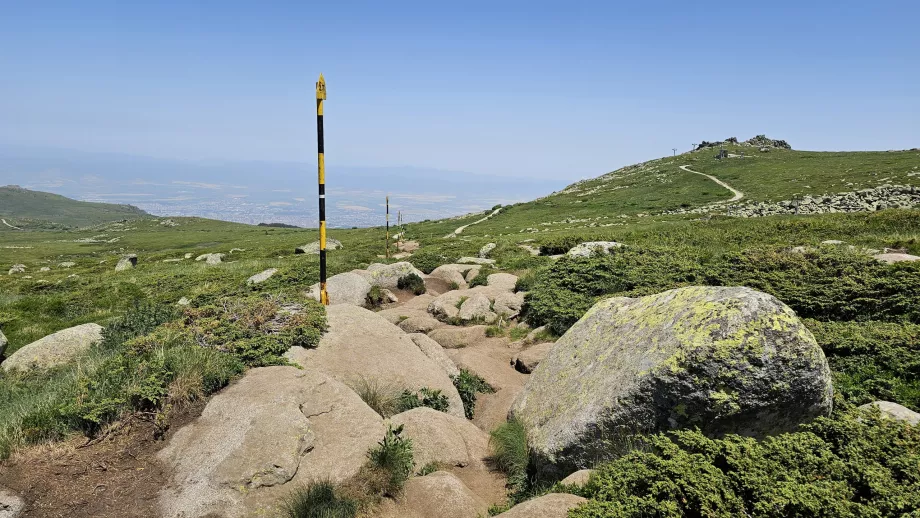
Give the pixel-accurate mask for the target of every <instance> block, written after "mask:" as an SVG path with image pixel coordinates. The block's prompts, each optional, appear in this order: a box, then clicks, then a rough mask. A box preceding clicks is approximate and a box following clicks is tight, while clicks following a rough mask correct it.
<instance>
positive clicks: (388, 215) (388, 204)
mask: <svg viewBox="0 0 920 518" xmlns="http://www.w3.org/2000/svg"><path fill="white" fill-rule="evenodd" d="M386 258H387V259H389V258H390V197H389V196H387V253H386Z"/></svg>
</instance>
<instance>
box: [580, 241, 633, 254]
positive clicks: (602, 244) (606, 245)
mask: <svg viewBox="0 0 920 518" xmlns="http://www.w3.org/2000/svg"><path fill="white" fill-rule="evenodd" d="M623 246H624V245H623V243H617V242H616V241H590V242H587V243H581V244H578V245H575V246H574V247H573V248H572V249H571V250H569V251H568V255H569V256H571V257H591V256H592V255H594V254H612V253H613V251H614V250H617V249H619V248H622V247H623Z"/></svg>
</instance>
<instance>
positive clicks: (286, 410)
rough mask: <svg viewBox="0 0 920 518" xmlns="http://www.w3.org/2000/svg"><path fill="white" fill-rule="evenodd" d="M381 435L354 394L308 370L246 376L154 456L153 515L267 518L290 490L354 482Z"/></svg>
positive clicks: (273, 370)
mask: <svg viewBox="0 0 920 518" xmlns="http://www.w3.org/2000/svg"><path fill="white" fill-rule="evenodd" d="M384 432H385V428H384V425H383V420H382V419H381V418H380V416H378V415H377V413H376V412H374V411H373V410H371V408H370V407H368V406H367V405H366V404H365V403H364V402H363V401H362V400H361V398H360V397H358V395H357V394H355V392H354V391H352V390H351V389H349V388H348V387H347V386H345V385H344V384H342V383H340V382H338V381H336V380H334V379H332V378H330V377H329V376H326V375H324V374H322V373H319V372H317V371H316V370H315V369H311V368H306V369H297V368H295V367H290V366H276V367H262V368H256V369H252V370H249V371H248V372H247V373H246V375H245V376H243V377H242V379H240V380H239V381H238V382H237V383H234V384H231V385H230V386H229V387H227V388H225V389H224V390H222V391H220V392H219V393H218V394H217V395H215V396H214V397H213V398H212V399H211V400H210V401H209V402H208V404H207V406H206V407H205V409H204V412H202V414H201V416H200V417H199V418H197V419H196V420H195V421H193V422H192V423H191V424H189V425H187V426H185V427H184V428H182V429H181V430H179V431H178V432H176V434H175V435H174V436H173V437H172V438H170V440H169V443H168V444H167V445H166V447H165V448H163V450H161V451H160V452H159V453H158V454H157V458H158V459H159V460H160V461H161V462H162V463H163V464H164V465H165V466H166V467H167V469H168V472H169V473H170V474H171V481H170V484H168V485H167V486H166V487H165V488H164V489H163V491H161V492H160V495H159V504H160V510H161V514H160V516H165V517H170V518H179V517H204V516H222V517H228V518H229V517H243V516H256V515H266V516H275V515H277V513H279V509H278V505H279V502H280V501H281V499H282V498H283V497H284V496H287V495H289V494H290V491H291V488H292V487H298V486H300V485H303V484H307V483H309V482H312V481H314V480H318V479H325V480H330V481H332V482H342V481H344V480H346V479H348V478H349V477H352V476H354V475H355V474H356V473H357V472H358V470H359V469H361V466H362V465H364V463H365V462H366V459H367V457H366V455H367V450H368V449H370V448H371V447H373V446H374V445H375V444H376V443H377V441H378V440H380V438H381V437H383V434H384Z"/></svg>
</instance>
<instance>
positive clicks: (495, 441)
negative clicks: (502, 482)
mask: <svg viewBox="0 0 920 518" xmlns="http://www.w3.org/2000/svg"><path fill="white" fill-rule="evenodd" d="M489 445H490V446H491V448H492V460H493V461H494V462H495V465H496V466H497V467H498V469H500V470H501V471H502V472H503V473H505V475H506V476H507V477H508V487H509V488H510V489H511V492H512V500H517V498H515V495H520V494H525V493H526V492H527V489H528V486H529V478H528V467H529V465H530V447H529V445H528V442H527V430H526V429H525V428H524V425H523V423H521V422H520V421H519V420H517V419H514V418H512V419H510V420H508V422H506V423H504V424H502V425H501V426H499V427H498V428H496V429H495V430H493V431H492V433H491V434H490V438H489Z"/></svg>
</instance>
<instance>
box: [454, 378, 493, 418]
mask: <svg viewBox="0 0 920 518" xmlns="http://www.w3.org/2000/svg"><path fill="white" fill-rule="evenodd" d="M451 380H452V381H453V382H454V386H455V387H457V392H459V393H460V399H461V400H462V401H463V412H464V413H465V414H466V418H467V419H472V418H473V414H474V412H475V410H476V395H477V394H480V393H481V394H491V393H493V392H495V389H494V388H492V385H489V384H488V383H486V380H484V379H483V378H482V377H481V376H479V375H478V374H475V373H473V372H470V371H468V370H466V369H460V374H458V375H457V376H451Z"/></svg>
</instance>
